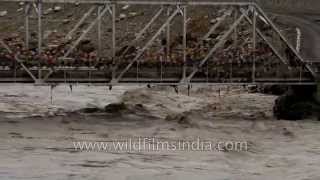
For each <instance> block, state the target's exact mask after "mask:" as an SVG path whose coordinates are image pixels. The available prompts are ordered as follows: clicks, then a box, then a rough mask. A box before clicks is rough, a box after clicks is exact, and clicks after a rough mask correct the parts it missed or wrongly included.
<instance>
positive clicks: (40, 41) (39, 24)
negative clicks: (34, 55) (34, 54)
mask: <svg viewBox="0 0 320 180" xmlns="http://www.w3.org/2000/svg"><path fill="white" fill-rule="evenodd" d="M41 53H42V0H38V54H39V55H40V54H41Z"/></svg>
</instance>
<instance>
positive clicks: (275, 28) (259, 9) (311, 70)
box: [254, 4, 317, 77]
mask: <svg viewBox="0 0 320 180" xmlns="http://www.w3.org/2000/svg"><path fill="white" fill-rule="evenodd" d="M254 7H255V8H256V10H258V12H259V13H260V14H261V15H262V16H263V18H264V19H266V21H267V22H268V23H269V24H270V26H271V27H272V28H273V30H274V31H276V33H277V34H278V35H279V36H280V38H281V40H282V41H283V42H284V43H285V44H286V45H287V46H288V47H289V48H290V50H291V51H292V52H293V53H294V55H295V56H296V57H297V58H298V60H299V61H300V62H301V63H302V64H304V65H305V67H306V68H307V70H308V71H309V72H310V73H311V74H312V76H313V77H317V73H316V72H315V71H314V70H313V69H312V68H311V66H309V65H308V64H306V63H305V62H304V60H303V58H302V57H301V56H300V54H299V53H298V52H297V51H296V50H295V48H294V47H293V46H292V45H291V44H290V43H289V41H288V40H287V39H286V37H285V36H284V35H283V34H282V33H281V31H280V30H279V29H278V28H277V27H276V25H275V24H274V23H273V22H272V21H271V19H270V18H269V17H268V16H267V15H266V13H265V12H264V11H263V10H262V9H261V7H259V6H258V5H257V4H254Z"/></svg>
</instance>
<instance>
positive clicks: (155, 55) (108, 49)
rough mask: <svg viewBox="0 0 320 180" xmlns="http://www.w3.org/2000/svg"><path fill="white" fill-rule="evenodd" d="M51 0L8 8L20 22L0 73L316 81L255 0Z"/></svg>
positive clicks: (46, 80) (33, 79) (103, 81)
mask: <svg viewBox="0 0 320 180" xmlns="http://www.w3.org/2000/svg"><path fill="white" fill-rule="evenodd" d="M54 2H55V1H46V0H42V1H36V0H34V1H32V0H27V1H25V3H24V4H23V5H22V4H20V6H23V9H24V12H23V13H20V14H16V15H15V16H18V15H19V16H21V17H22V19H24V21H23V22H22V23H23V24H21V25H22V26H23V27H24V31H23V32H22V33H19V32H17V33H16V34H15V35H12V34H10V32H9V33H8V32H6V31H0V37H1V39H0V43H1V44H0V45H1V47H0V60H1V63H0V82H2V83H11V82H21V83H36V84H40V85H46V84H59V83H69V84H77V83H83V84H92V85H106V86H113V85H117V84H162V85H188V84H239V85H240V84H286V85H313V84H316V76H317V70H318V69H317V65H315V64H309V63H308V62H306V61H305V60H304V59H303V58H302V57H301V56H300V55H299V53H298V52H297V51H296V49H295V48H294V47H293V46H292V45H291V44H290V41H289V40H288V39H287V38H286V37H285V35H284V34H285V33H286V32H284V31H283V29H280V28H278V27H276V25H275V24H274V23H273V21H272V20H271V18H269V17H268V16H267V14H266V13H265V12H264V11H263V10H262V9H261V8H260V7H259V6H258V5H257V4H255V3H251V2H241V3H240V2H238V3H237V2H227V1H226V2H205V1H201V2H198V3H197V2H181V1H177V2H173V1H170V2H161V1H152V2H146V1H119V2H113V1H95V3H90V2H86V1H79V2H80V4H78V3H77V4H73V3H66V4H64V3H63V2H61V1H59V2H58V3H55V4H54V5H55V7H62V6H63V7H64V9H65V11H67V10H68V9H70V8H71V9H79V11H81V12H82V11H83V12H84V13H78V14H75V13H73V14H72V15H70V14H68V13H66V12H65V11H63V10H59V11H58V10H56V11H55V12H54V9H55V7H53V5H52V3H54ZM5 3H11V4H14V3H16V4H17V2H15V1H13V2H12V1H11V2H9V1H8V2H7V1H0V4H5ZM17 5H18V4H17ZM57 5H61V6H57ZM52 7H53V8H52ZM50 8H51V9H52V12H51V11H50V12H49V11H48V9H50ZM128 8H132V9H134V10H135V11H133V12H130V11H128V10H127V9H128ZM59 14H62V15H61V16H59ZM57 16H59V17H60V18H62V20H60V21H59V20H57ZM66 17H68V18H66ZM48 24H50V26H49V25H48ZM46 25H48V26H46ZM62 25H63V28H60V27H62ZM49 27H50V28H53V27H56V30H55V31H53V32H52V31H50V29H49ZM66 27H68V28H66ZM288 33H290V28H289V30H288Z"/></svg>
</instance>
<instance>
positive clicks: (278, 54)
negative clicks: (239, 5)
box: [240, 9, 288, 65]
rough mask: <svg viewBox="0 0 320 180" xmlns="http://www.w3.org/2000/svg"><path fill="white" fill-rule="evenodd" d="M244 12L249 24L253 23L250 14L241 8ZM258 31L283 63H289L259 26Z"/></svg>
mask: <svg viewBox="0 0 320 180" xmlns="http://www.w3.org/2000/svg"><path fill="white" fill-rule="evenodd" d="M240 11H241V13H242V14H244V15H245V18H246V20H247V21H248V23H249V24H251V25H252V24H253V23H252V20H251V19H250V18H249V16H248V15H247V14H245V10H244V9H241V10H240ZM256 31H257V33H258V35H259V36H260V37H261V38H262V39H263V40H264V41H265V42H266V43H267V45H268V46H269V47H270V48H271V50H272V51H273V53H275V55H276V56H277V57H278V58H279V59H280V60H281V61H282V62H283V64H286V65H288V63H287V62H286V60H285V58H284V57H283V56H281V54H280V53H279V51H278V50H277V49H276V48H275V47H274V46H273V45H272V43H271V42H270V41H269V40H268V38H267V37H266V36H265V35H264V34H263V33H262V31H261V30H260V29H259V28H256Z"/></svg>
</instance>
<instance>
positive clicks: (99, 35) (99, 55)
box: [97, 6, 102, 58]
mask: <svg viewBox="0 0 320 180" xmlns="http://www.w3.org/2000/svg"><path fill="white" fill-rule="evenodd" d="M101 11H102V6H99V7H98V27H97V29H98V57H99V58H101V57H102V32H101V26H102V24H101V18H102V17H101Z"/></svg>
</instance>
